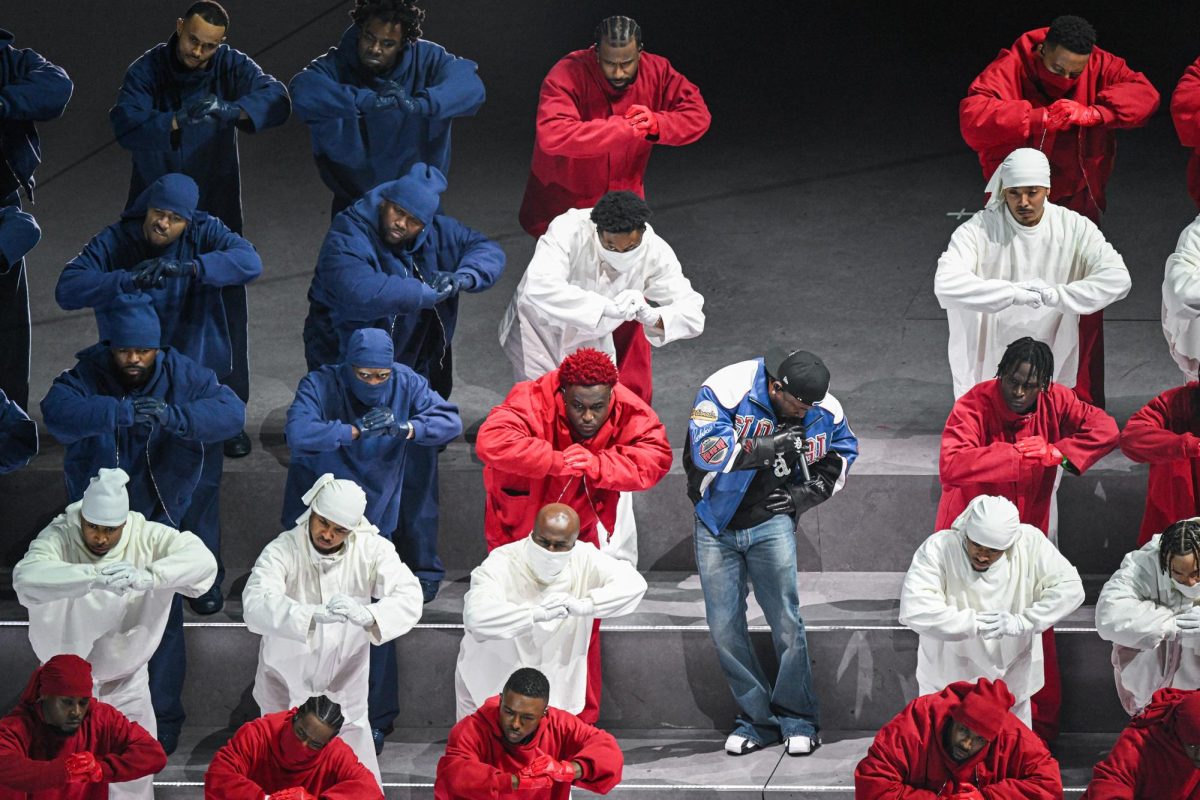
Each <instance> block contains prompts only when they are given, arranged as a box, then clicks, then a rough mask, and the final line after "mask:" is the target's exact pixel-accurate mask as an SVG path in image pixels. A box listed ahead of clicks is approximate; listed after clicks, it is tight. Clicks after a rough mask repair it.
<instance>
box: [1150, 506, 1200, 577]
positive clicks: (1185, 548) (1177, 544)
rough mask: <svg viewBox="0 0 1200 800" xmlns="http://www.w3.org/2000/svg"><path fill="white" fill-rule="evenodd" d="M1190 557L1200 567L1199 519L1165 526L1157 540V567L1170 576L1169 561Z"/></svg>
mask: <svg viewBox="0 0 1200 800" xmlns="http://www.w3.org/2000/svg"><path fill="white" fill-rule="evenodd" d="M1177 556H1192V557H1193V558H1195V559H1196V565H1197V566H1200V517H1191V518H1190V519H1181V520H1179V521H1178V522H1173V523H1171V524H1170V525H1168V526H1167V529H1166V530H1165V531H1163V532H1162V538H1160V539H1159V540H1158V566H1159V567H1160V568H1161V569H1162V571H1163V572H1164V573H1166V574H1167V575H1170V574H1171V559H1173V558H1175V557H1177Z"/></svg>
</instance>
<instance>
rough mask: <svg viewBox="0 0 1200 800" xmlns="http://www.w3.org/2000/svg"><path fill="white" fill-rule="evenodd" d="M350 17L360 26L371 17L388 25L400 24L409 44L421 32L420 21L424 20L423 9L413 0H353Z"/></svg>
mask: <svg viewBox="0 0 1200 800" xmlns="http://www.w3.org/2000/svg"><path fill="white" fill-rule="evenodd" d="M350 19H352V20H354V24H355V25H357V26H359V27H360V28H361V27H362V26H364V25H366V24H367V22H368V21H369V20H372V19H377V20H380V21H381V22H384V23H386V24H388V25H400V28H401V30H403V31H404V40H405V41H406V42H409V43H410V44H411V43H413V42H415V41H417V39H419V38H420V37H421V35H422V33H423V31H422V30H421V23H422V22H424V21H425V10H424V9H423V8H420V7H419V6H418V5H417V4H416V3H415V2H413V0H354V8H353V9H351V10H350Z"/></svg>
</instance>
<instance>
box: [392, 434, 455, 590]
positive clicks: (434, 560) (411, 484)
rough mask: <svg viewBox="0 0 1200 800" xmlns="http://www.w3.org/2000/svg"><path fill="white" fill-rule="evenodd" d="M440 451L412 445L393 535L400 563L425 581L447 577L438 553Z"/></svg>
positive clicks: (405, 464) (406, 457)
mask: <svg viewBox="0 0 1200 800" xmlns="http://www.w3.org/2000/svg"><path fill="white" fill-rule="evenodd" d="M439 449H440V448H437V447H421V446H420V445H414V444H409V446H408V452H407V453H406V454H405V463H404V477H403V479H402V480H401V485H400V486H401V488H400V517H399V519H398V520H397V521H396V531H395V533H393V534H392V541H393V542H395V544H396V550H397V551H398V552H399V553H400V560H401V561H403V562H404V564H405V566H407V567H408V568H409V569H411V570H412V571H413V574H415V575H416V576H417V577H418V578H420V579H421V580H426V581H440V580H441V579H442V578H444V577H446V568H445V567H444V566H442V559H441V558H439V557H438V549H437V537H438V450H439Z"/></svg>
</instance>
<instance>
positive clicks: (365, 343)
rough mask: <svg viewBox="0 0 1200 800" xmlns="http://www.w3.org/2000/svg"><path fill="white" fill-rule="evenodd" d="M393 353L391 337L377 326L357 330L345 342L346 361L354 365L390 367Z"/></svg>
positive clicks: (371, 367)
mask: <svg viewBox="0 0 1200 800" xmlns="http://www.w3.org/2000/svg"><path fill="white" fill-rule="evenodd" d="M395 355H396V353H395V348H394V347H393V346H392V337H391V336H388V332H387V331H385V330H381V329H379V328H362V329H360V330H357V331H355V332H354V333H352V334H350V341H348V342H347V343H346V363H347V364H349V365H351V366H354V367H366V368H368V369H391V368H392V361H394V360H395Z"/></svg>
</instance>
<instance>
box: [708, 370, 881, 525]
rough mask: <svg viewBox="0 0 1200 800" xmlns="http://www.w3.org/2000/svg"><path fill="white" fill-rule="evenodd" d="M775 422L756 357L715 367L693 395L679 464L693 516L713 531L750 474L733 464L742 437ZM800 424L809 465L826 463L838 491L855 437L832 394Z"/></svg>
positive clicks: (737, 501)
mask: <svg viewBox="0 0 1200 800" xmlns="http://www.w3.org/2000/svg"><path fill="white" fill-rule="evenodd" d="M777 423H778V420H777V419H776V417H775V411H774V409H773V408H772V406H771V399H770V396H769V395H768V393H767V371H766V369H765V367H764V366H763V360H762V359H761V358H757V359H754V360H753V361H742V362H740V363H737V364H732V365H730V366H728V367H725V368H724V369H722V370H718V371H717V372H716V373H714V374H713V375H712V376H710V377H709V378H708V380H706V381H705V382H704V385H703V386H702V387H700V391H699V392H698V393H697V394H696V402H695V404H694V406H693V408H692V413H691V418H690V419H689V421H688V439H687V448H686V450H687V452H686V458H685V465H684V466H685V470H686V471H687V473H688V478H689V480H688V483H689V490H690V491H691V492H692V493H693V499H694V500H697V495H698V501H697V502H696V516H697V517H698V518H699V519H700V521H701V522H702V523H704V526H705V527H706V528H708V530H709V531H711V532H712V534H713V535H714V536H719V535H720V534H721V531H723V530H724V529H725V526H726V525H728V524H729V520H730V519H732V518H733V515H734V512H736V511H737V509H738V506H739V505H741V502H742V498H743V497H744V496H745V494H746V490H747V489H748V488H749V486H750V482H751V481H752V480H753V479H754V476H755V470H751V469H740V470H734V469H732V465H733V457H734V455H735V454H736V453H737V452H738V450H739V449H740V445H741V442H742V441H743V440H744V439H747V438H749V437H752V436H769V435H770V434H772V433H774V432H775V427H776V424H777ZM804 429H805V436H806V437H807V438H808V440H809V452H808V454H807V455H806V460H807V461H808V463H809V464H812V465H814V466H816V465H820V464H821V462H823V461H824V462H825V465H827V466H828V469H829V470H830V472H829V473H827V474H829V475H830V478H831V480H832V482H833V492H837V491H838V490H839V489H840V488H841V487H842V484H843V483H845V480H846V472H847V471H848V470H849V469H850V465H851V464H853V463H854V459H856V458H857V457H858V438H857V437H856V436H855V435H854V431H852V430H850V425H849V423H848V422H847V421H846V417H845V414H844V413H843V412H842V406H841V404H840V403H839V402H838V401H837V399H836V398H834V396H833V395H831V394H830V395H826V396H825V399H824V400H821V401H820V402H819V404H817V405H815V406H813V407H812V409H810V410H809V412H808V413H807V414H806V415H805V416H804ZM791 480H792V481H793V482H795V483H799V482H800V481H801V473H800V467H799V466H796V467H795V468H794V469H793V471H792V475H791Z"/></svg>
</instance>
